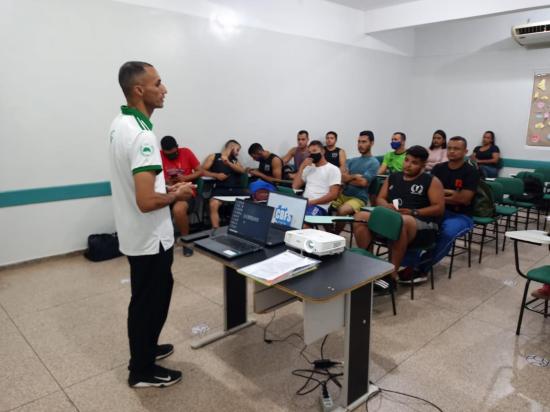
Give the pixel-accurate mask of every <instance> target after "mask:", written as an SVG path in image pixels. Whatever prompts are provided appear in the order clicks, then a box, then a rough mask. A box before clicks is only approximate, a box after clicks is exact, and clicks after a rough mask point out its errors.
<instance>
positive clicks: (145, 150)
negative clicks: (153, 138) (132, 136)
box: [139, 143, 155, 157]
mask: <svg viewBox="0 0 550 412" xmlns="http://www.w3.org/2000/svg"><path fill="white" fill-rule="evenodd" d="M154 151H155V149H154V148H153V146H151V145H150V144H149V143H143V144H142V145H141V147H140V148H139V152H140V153H141V154H142V155H143V156H145V157H148V156H151V155H152V154H153V152H154Z"/></svg>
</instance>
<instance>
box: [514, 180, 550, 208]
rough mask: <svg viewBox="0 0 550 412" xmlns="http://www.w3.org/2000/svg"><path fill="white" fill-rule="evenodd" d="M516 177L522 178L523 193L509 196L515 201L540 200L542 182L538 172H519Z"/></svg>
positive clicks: (542, 192)
mask: <svg viewBox="0 0 550 412" xmlns="http://www.w3.org/2000/svg"><path fill="white" fill-rule="evenodd" d="M517 177H518V178H519V179H521V180H523V192H524V193H523V194H522V195H518V196H510V198H512V199H513V200H515V201H517V202H532V203H537V202H540V201H541V200H542V198H543V196H544V183H542V180H541V177H542V178H543V176H541V175H539V174H538V173H536V174H535V173H530V172H520V173H518V175H517Z"/></svg>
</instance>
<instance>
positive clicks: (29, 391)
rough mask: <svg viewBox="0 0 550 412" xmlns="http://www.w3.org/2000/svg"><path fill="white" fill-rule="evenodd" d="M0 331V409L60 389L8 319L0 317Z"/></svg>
mask: <svg viewBox="0 0 550 412" xmlns="http://www.w3.org/2000/svg"><path fill="white" fill-rule="evenodd" d="M0 331H2V332H1V333H0V365H2V366H1V368H0V394H1V395H0V411H5V410H10V409H13V408H16V407H18V406H20V405H23V404H25V403H28V402H31V401H33V400H35V399H38V398H41V397H43V396H45V395H48V394H50V393H53V392H55V391H57V390H59V386H58V385H57V384H56V382H55V381H54V379H53V378H52V377H51V375H50V374H49V373H48V371H47V370H46V368H45V367H44V365H43V364H42V363H41V362H40V360H39V359H38V357H37V356H36V354H35V353H34V352H33V350H32V349H31V347H30V346H29V345H28V344H27V343H26V342H25V339H24V338H23V336H21V334H20V333H19V331H18V330H17V328H16V327H15V326H14V325H13V323H12V322H11V321H10V320H8V319H4V320H0Z"/></svg>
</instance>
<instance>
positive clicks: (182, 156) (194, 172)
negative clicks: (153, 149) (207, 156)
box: [160, 136, 202, 256]
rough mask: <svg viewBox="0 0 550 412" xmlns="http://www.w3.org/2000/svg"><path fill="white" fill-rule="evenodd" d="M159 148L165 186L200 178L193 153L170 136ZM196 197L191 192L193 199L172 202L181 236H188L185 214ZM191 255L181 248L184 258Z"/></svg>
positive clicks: (190, 251) (188, 251) (191, 206)
mask: <svg viewBox="0 0 550 412" xmlns="http://www.w3.org/2000/svg"><path fill="white" fill-rule="evenodd" d="M160 146H161V148H162V150H161V151H160V155H161V158H162V169H163V171H164V179H165V180H166V184H167V185H174V184H175V183H178V182H193V181H194V180H196V179H198V178H199V177H200V176H201V174H202V171H201V166H200V162H199V161H198V160H197V158H196V157H195V155H194V154H193V152H192V151H191V150H189V149H188V148H186V147H182V148H179V147H178V142H177V141H176V139H174V138H173V137H172V136H164V137H163V138H162V139H161V141H160ZM196 196H197V192H196V191H195V190H193V197H191V198H190V199H189V200H179V201H177V202H174V204H173V206H172V213H173V214H174V220H175V221H176V226H177V227H178V229H179V231H180V233H181V234H182V235H188V234H189V217H188V216H187V213H188V212H189V210H192V209H193V207H194V205H195V197H196ZM192 254H193V249H190V248H188V247H184V248H183V255H184V256H191V255H192Z"/></svg>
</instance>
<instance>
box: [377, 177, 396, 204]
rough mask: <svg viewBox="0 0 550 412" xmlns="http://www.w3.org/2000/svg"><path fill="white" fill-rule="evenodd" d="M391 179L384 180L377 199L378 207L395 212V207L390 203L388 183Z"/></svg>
mask: <svg viewBox="0 0 550 412" xmlns="http://www.w3.org/2000/svg"><path fill="white" fill-rule="evenodd" d="M389 181H390V179H389V178H388V179H386V180H384V183H383V184H382V188H381V189H380V192H378V196H377V197H376V206H382V207H385V208H387V209H392V210H395V207H394V206H393V204H392V203H389V202H388V200H387V199H388V182H389Z"/></svg>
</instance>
